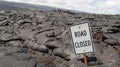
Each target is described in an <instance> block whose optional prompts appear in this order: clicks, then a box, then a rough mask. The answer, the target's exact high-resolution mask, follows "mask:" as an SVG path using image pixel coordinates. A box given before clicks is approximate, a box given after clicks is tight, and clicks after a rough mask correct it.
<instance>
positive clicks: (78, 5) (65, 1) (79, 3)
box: [4, 0, 120, 14]
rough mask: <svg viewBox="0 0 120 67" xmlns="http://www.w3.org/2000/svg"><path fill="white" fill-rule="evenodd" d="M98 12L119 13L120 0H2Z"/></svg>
mask: <svg viewBox="0 0 120 67" xmlns="http://www.w3.org/2000/svg"><path fill="white" fill-rule="evenodd" d="M4 1H12V2H22V3H30V4H36V5H46V6H53V7H59V8H65V9H72V10H78V11H83V12H90V13H99V14H120V0H4Z"/></svg>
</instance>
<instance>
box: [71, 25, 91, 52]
mask: <svg viewBox="0 0 120 67" xmlns="http://www.w3.org/2000/svg"><path fill="white" fill-rule="evenodd" d="M70 29H71V33H72V39H73V43H74V48H75V53H76V54H80V53H87V52H93V43H92V39H91V34H90V26H89V23H83V24H80V25H75V26H71V27H70Z"/></svg>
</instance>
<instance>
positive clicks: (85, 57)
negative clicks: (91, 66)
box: [83, 53, 88, 65]
mask: <svg viewBox="0 0 120 67" xmlns="http://www.w3.org/2000/svg"><path fill="white" fill-rule="evenodd" d="M83 56H84V63H85V64H86V65H88V60H87V56H86V53H84V54H83Z"/></svg>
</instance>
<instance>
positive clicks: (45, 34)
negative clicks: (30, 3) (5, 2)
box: [0, 9, 120, 67]
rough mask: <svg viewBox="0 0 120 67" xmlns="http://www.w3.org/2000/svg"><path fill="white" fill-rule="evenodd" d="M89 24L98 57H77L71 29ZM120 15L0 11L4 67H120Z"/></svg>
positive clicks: (0, 62)
mask: <svg viewBox="0 0 120 67" xmlns="http://www.w3.org/2000/svg"><path fill="white" fill-rule="evenodd" d="M84 22H89V23H90V24H91V28H92V31H91V32H92V35H93V43H94V47H95V51H94V53H89V54H87V56H88V61H89V65H88V66H87V65H85V64H84V63H83V55H75V52H74V49H73V44H72V38H71V34H70V28H69V27H70V26H72V25H76V24H80V23H84ZM119 62H120V15H97V14H87V13H74V12H71V11H68V10H51V11H47V10H29V9H16V10H7V9H0V67H120V64H119Z"/></svg>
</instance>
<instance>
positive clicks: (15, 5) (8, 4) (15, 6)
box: [0, 1, 55, 10]
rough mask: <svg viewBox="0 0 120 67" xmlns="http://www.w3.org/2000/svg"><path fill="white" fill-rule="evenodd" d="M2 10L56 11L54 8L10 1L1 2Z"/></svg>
mask: <svg viewBox="0 0 120 67" xmlns="http://www.w3.org/2000/svg"><path fill="white" fill-rule="evenodd" d="M0 8H4V9H18V8H27V9H37V10H53V9H55V8H54V7H49V6H43V5H33V4H26V3H17V2H8V1H0Z"/></svg>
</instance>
